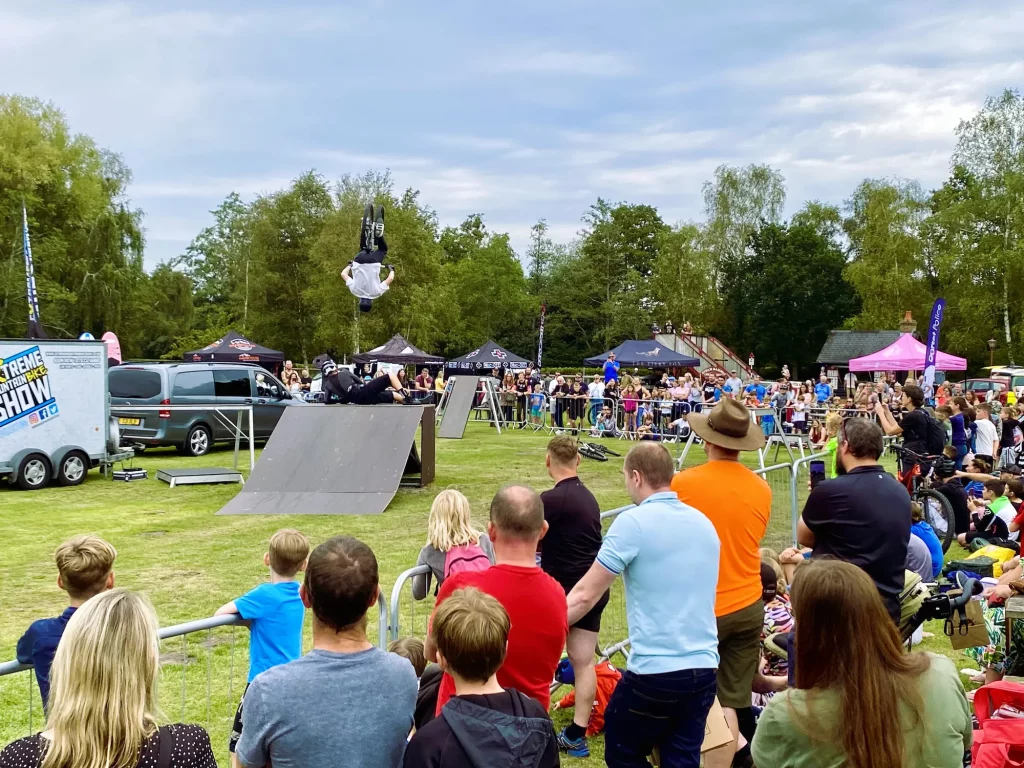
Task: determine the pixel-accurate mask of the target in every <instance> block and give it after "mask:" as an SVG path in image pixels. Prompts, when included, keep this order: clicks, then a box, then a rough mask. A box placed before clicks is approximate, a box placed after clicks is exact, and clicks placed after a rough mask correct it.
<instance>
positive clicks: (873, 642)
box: [751, 560, 972, 768]
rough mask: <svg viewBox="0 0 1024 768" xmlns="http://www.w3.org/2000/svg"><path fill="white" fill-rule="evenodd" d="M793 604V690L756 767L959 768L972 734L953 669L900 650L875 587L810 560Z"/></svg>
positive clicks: (845, 568)
mask: <svg viewBox="0 0 1024 768" xmlns="http://www.w3.org/2000/svg"><path fill="white" fill-rule="evenodd" d="M792 597H793V607H794V609H795V611H796V616H795V618H796V630H795V635H796V644H795V651H794V653H795V658H793V659H792V662H793V663H794V665H795V667H796V687H795V688H790V689H788V690H785V691H781V692H779V693H776V694H775V696H774V697H772V699H771V701H769V702H768V705H767V706H766V707H765V710H764V712H763V713H762V714H761V718H760V720H759V721H758V724H757V731H756V733H755V734H754V741H753V744H752V747H751V752H752V756H753V758H754V763H755V764H756V765H757V766H758V768H782V766H785V767H786V768H804V767H806V768H811V766H813V767H814V768H840V766H842V767H843V768H924V767H925V766H928V767H929V768H960V766H961V765H963V757H964V752H965V751H966V750H967V749H968V748H969V747H970V745H971V736H972V732H971V713H970V709H969V707H968V705H967V698H966V697H965V695H964V688H963V685H962V684H961V683H960V680H959V678H958V675H957V671H956V667H955V666H954V665H953V662H951V661H950V660H949V659H947V658H946V657H944V656H940V655H938V654H933V653H927V654H925V653H906V652H905V651H904V648H903V644H902V642H901V641H900V633H899V630H897V629H896V624H895V623H893V621H892V619H891V618H889V613H888V611H886V608H885V605H884V604H883V603H882V598H881V596H880V595H879V594H878V589H877V587H875V584H874V582H873V581H871V578H870V577H869V576H868V575H867V574H866V573H864V571H862V570H861V569H860V568H858V567H857V566H855V565H851V564H850V563H844V562H841V561H839V560H811V561H810V562H808V563H806V564H805V565H802V566H800V567H799V568H797V570H796V575H795V577H794V579H793V587H792Z"/></svg>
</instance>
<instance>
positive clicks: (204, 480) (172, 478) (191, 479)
mask: <svg viewBox="0 0 1024 768" xmlns="http://www.w3.org/2000/svg"><path fill="white" fill-rule="evenodd" d="M115 475H116V473H115ZM156 479H157V480H163V481H164V482H165V483H168V484H169V485H170V486H171V488H173V487H174V486H176V485H213V484H216V483H241V482H242V473H241V472H239V471H238V470H237V469H224V468H223V467H196V468H194V469H160V470H157V473H156Z"/></svg>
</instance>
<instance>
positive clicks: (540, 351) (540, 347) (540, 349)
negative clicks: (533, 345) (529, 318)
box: [537, 304, 548, 368]
mask: <svg viewBox="0 0 1024 768" xmlns="http://www.w3.org/2000/svg"><path fill="white" fill-rule="evenodd" d="M547 311H548V305H547V304H541V305H540V335H539V336H538V337H537V367H538V368H540V366H541V358H543V357H544V315H546V314H547Z"/></svg>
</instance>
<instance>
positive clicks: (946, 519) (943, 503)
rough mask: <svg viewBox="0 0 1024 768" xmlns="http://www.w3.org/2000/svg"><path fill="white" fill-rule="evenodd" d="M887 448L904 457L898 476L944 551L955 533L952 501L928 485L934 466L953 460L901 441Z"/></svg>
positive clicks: (931, 478)
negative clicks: (903, 467) (907, 445)
mask: <svg viewBox="0 0 1024 768" xmlns="http://www.w3.org/2000/svg"><path fill="white" fill-rule="evenodd" d="M890 449H891V450H892V451H893V453H895V454H896V455H897V456H899V457H901V458H905V459H906V461H905V462H904V463H906V464H909V465H910V466H909V467H907V469H905V470H899V471H898V472H897V478H898V479H899V481H900V482H901V483H902V484H903V486H904V487H905V488H906V489H907V493H909V494H910V498H911V499H912V500H913V501H916V502H917V503H918V504H920V505H921V509H922V510H923V511H924V519H925V522H927V523H928V524H929V525H930V526H931V527H932V530H934V531H935V535H936V536H938V537H939V541H940V542H941V544H942V551H943V552H946V551H947V550H948V549H949V545H950V544H951V543H952V542H953V537H954V534H955V530H954V528H955V526H954V524H953V521H954V518H953V505H952V504H950V503H949V499H947V498H946V497H945V496H943V495H942V494H941V493H939V492H938V491H936V490H935V489H934V488H932V487H931V486H932V481H933V478H934V476H935V468H936V467H937V466H939V465H941V464H944V463H946V462H949V463H952V460H951V459H948V458H946V457H945V456H941V455H940V456H924V455H921V454H919V453H914V451H911V450H908V449H907V448H904V447H903V446H901V445H893V446H890Z"/></svg>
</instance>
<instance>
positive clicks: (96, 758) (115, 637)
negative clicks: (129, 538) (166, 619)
mask: <svg viewBox="0 0 1024 768" xmlns="http://www.w3.org/2000/svg"><path fill="white" fill-rule="evenodd" d="M158 631H159V626H158V625H157V620H156V613H155V612H154V611H153V606H152V605H150V604H149V601H148V600H147V599H146V598H145V597H143V596H142V595H139V594H136V593H134V592H128V591H126V590H124V589H112V590H110V591H109V592H103V593H102V594H99V595H97V596H96V597H92V598H90V599H89V600H88V601H86V602H85V604H84V605H82V607H81V608H79V609H78V610H77V611H75V613H74V615H73V616H72V617H71V620H70V621H69V622H68V625H67V628H66V629H65V630H64V635H63V637H62V638H61V641H60V645H58V646H57V654H56V656H55V657H54V659H53V666H52V668H51V669H50V683H51V686H50V698H49V713H48V715H47V718H46V730H45V731H44V732H43V733H37V734H36V735H35V736H29V737H27V738H24V739H20V740H18V741H15V742H13V743H11V744H9V745H8V746H7V747H6V748H5V749H4V750H3V752H2V753H0V768H216V766H217V762H216V761H215V760H214V757H213V751H212V750H211V749H210V737H209V736H208V735H207V734H206V731H204V730H203V729H202V728H201V727H199V726H198V725H183V724H178V725H168V726H164V727H162V728H158V727H157V722H156V709H157V702H156V681H157V675H158V673H159V669H160V642H159V640H158V639H157V632H158Z"/></svg>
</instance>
